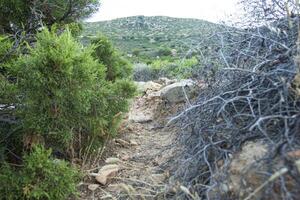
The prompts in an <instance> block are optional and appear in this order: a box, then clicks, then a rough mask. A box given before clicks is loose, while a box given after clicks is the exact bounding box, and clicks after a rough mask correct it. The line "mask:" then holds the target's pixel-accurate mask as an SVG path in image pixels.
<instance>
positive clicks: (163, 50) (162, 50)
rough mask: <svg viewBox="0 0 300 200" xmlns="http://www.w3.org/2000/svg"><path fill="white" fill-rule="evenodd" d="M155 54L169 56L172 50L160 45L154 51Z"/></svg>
mask: <svg viewBox="0 0 300 200" xmlns="http://www.w3.org/2000/svg"><path fill="white" fill-rule="evenodd" d="M156 55H157V56H159V57H163V56H171V55H172V51H171V49H170V48H167V47H160V48H159V50H158V51H157V53H156Z"/></svg>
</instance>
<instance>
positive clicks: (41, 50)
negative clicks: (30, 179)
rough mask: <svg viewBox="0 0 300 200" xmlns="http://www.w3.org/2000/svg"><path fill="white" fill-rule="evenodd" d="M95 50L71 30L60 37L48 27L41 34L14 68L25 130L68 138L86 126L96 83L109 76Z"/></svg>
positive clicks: (63, 138) (20, 114) (62, 138)
mask: <svg viewBox="0 0 300 200" xmlns="http://www.w3.org/2000/svg"><path fill="white" fill-rule="evenodd" d="M92 50H93V49H91V48H82V47H81V46H80V45H79V44H78V43H77V42H75V41H74V39H73V38H72V36H71V34H70V32H68V31H67V32H66V33H64V34H62V35H61V36H59V37H58V36H56V34H55V33H53V32H49V31H47V30H44V31H43V32H41V33H40V34H38V36H37V43H36V46H35V48H34V49H31V50H30V51H31V52H30V55H24V56H22V57H20V58H19V59H18V60H17V62H16V63H15V64H14V66H13V68H12V70H13V71H14V72H15V74H16V76H17V77H18V88H19V91H20V95H21V96H22V99H21V100H20V103H21V104H22V107H21V108H20V110H19V116H20V117H21V118H22V119H23V125H24V129H25V130H27V131H28V132H33V133H36V134H44V135H45V134H46V135H51V136H54V137H56V138H59V139H61V141H65V142H67V141H69V140H70V138H71V137H72V131H73V130H74V129H75V130H76V129H78V128H80V127H83V126H85V124H86V120H88V119H86V118H85V116H86V115H88V114H89V112H90V109H91V105H90V101H91V99H92V95H93V93H94V91H93V87H94V85H95V84H97V81H98V80H102V79H103V77H104V76H105V68H104V66H103V65H101V64H98V62H96V61H95V60H94V59H93V58H92V57H91V53H92Z"/></svg>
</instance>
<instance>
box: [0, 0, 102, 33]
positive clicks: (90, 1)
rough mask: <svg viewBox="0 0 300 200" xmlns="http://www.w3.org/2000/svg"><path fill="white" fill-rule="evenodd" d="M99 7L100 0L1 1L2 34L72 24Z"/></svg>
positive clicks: (0, 29) (0, 25)
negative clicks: (55, 24) (16, 29)
mask: <svg viewBox="0 0 300 200" xmlns="http://www.w3.org/2000/svg"><path fill="white" fill-rule="evenodd" d="M98 7H99V1H98V0H76V1H61V0H51V1H50V0H46V1H44V0H37V1H32V2H28V1H27V0H0V33H1V31H2V32H4V33H13V32H14V29H15V28H19V29H21V28H22V29H23V30H26V31H34V30H30V29H32V28H34V29H37V28H39V27H40V26H41V24H39V23H40V21H41V20H42V21H43V23H44V24H45V25H47V26H51V25H53V24H54V23H65V24H66V23H67V24H68V23H71V22H74V21H76V20H78V19H80V18H84V17H88V16H90V15H91V14H92V13H94V12H95V11H96V10H97V9H98Z"/></svg>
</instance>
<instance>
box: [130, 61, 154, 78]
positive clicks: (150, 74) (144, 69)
mask: <svg viewBox="0 0 300 200" xmlns="http://www.w3.org/2000/svg"><path fill="white" fill-rule="evenodd" d="M155 78H157V77H155V74H154V70H152V69H151V66H149V65H146V64H143V63H137V64H135V65H134V67H133V79H134V80H135V81H150V80H154V79H155Z"/></svg>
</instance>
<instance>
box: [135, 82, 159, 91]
mask: <svg viewBox="0 0 300 200" xmlns="http://www.w3.org/2000/svg"><path fill="white" fill-rule="evenodd" d="M135 84H136V86H137V91H138V92H141V93H148V91H149V90H150V91H158V90H160V89H161V87H162V85H161V84H158V83H155V82H153V81H148V82H142V81H141V82H135Z"/></svg>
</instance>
